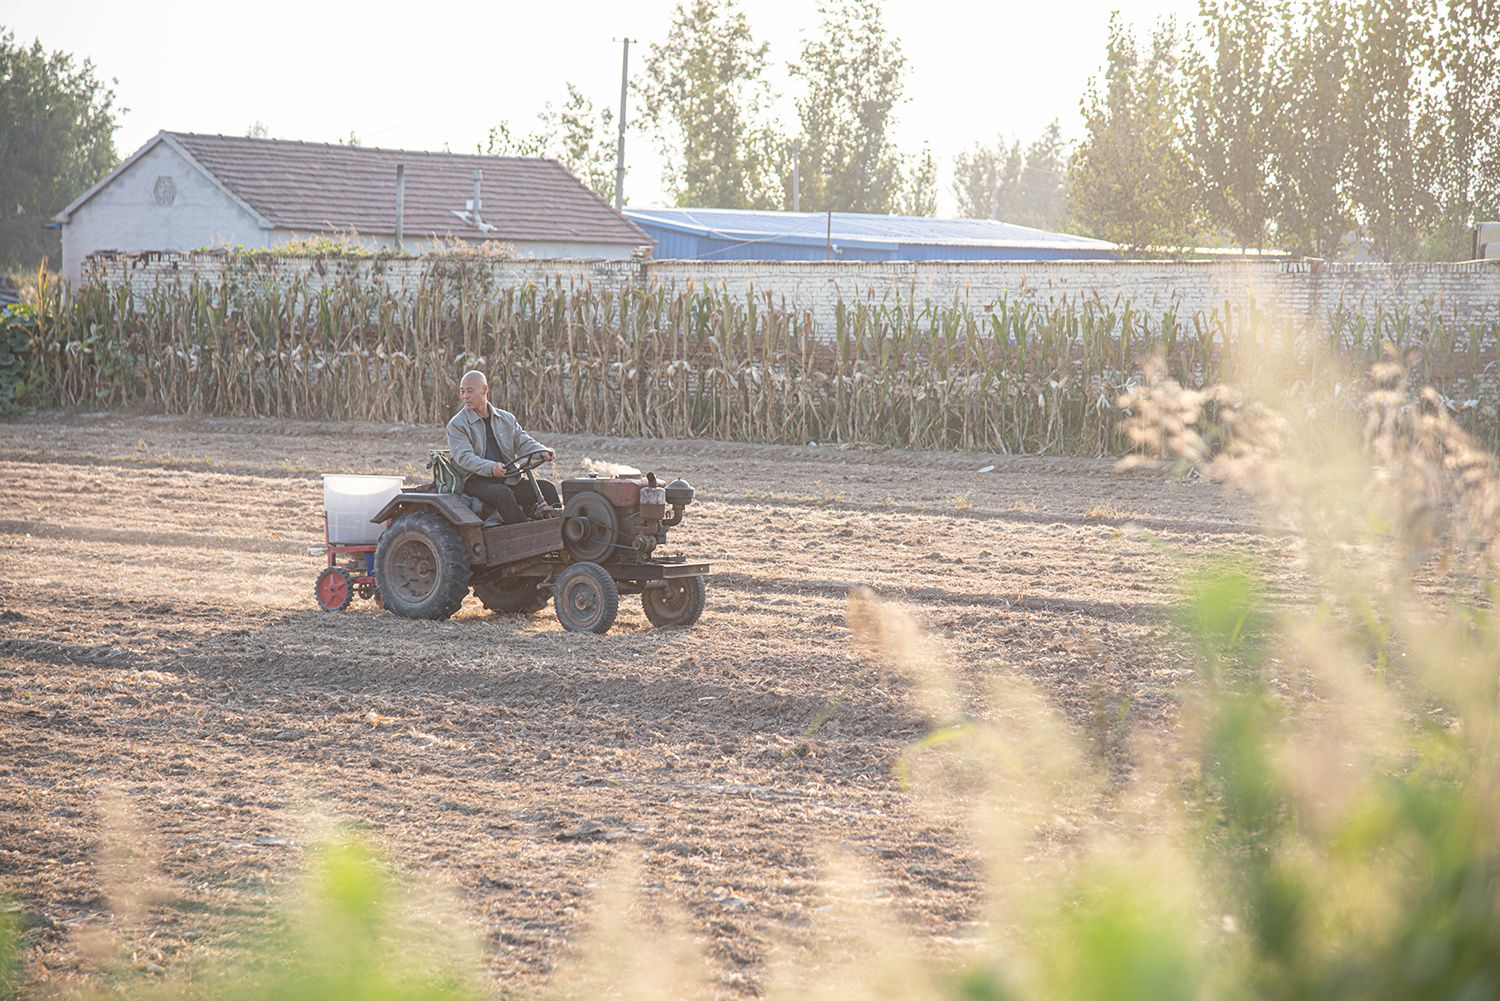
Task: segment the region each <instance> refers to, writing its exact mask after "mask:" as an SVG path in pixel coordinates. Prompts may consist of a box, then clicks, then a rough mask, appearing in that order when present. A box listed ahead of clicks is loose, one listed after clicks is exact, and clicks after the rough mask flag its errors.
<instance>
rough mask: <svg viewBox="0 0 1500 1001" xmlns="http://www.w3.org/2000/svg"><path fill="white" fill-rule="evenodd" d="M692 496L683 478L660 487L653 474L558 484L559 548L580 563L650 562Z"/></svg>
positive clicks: (567, 481)
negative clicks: (559, 496)
mask: <svg viewBox="0 0 1500 1001" xmlns="http://www.w3.org/2000/svg"><path fill="white" fill-rule="evenodd" d="M693 493H694V491H693V488H692V486H691V485H690V484H689V483H688V482H687V481H686V480H673V481H672V482H671V483H668V484H665V485H662V484H660V483H658V482H657V479H656V474H655V473H647V474H646V475H644V476H608V477H606V476H598V475H594V476H581V477H578V478H576V479H571V480H563V483H562V500H563V526H562V533H563V545H564V546H565V547H566V548H567V550H568V553H569V554H570V555H571V556H572V557H573V559H574V560H577V561H580V562H582V561H587V562H589V563H599V564H609V563H633V562H638V561H640V560H645V559H649V558H650V556H651V554H652V552H654V551H655V550H656V547H657V546H659V545H661V544H662V543H664V542H666V541H667V529H669V528H675V527H676V526H678V525H680V524H682V516H683V509H684V508H686V507H687V506H688V505H689V504H691V503H692V502H693Z"/></svg>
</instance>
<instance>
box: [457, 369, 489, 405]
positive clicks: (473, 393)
mask: <svg viewBox="0 0 1500 1001" xmlns="http://www.w3.org/2000/svg"><path fill="white" fill-rule="evenodd" d="M458 398H459V399H460V400H463V403H464V406H466V407H468V408H469V409H470V410H472V411H474V412H475V413H476V414H479V415H481V416H488V414H489V412H490V381H489V380H488V379H486V378H485V377H484V373H483V372H481V371H479V370H478V369H470V370H469V371H467V372H465V373H464V376H463V378H462V379H459V380H458Z"/></svg>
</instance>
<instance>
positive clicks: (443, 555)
mask: <svg viewBox="0 0 1500 1001" xmlns="http://www.w3.org/2000/svg"><path fill="white" fill-rule="evenodd" d="M470 574H471V571H470V569H469V547H468V546H467V545H465V544H464V540H463V537H462V536H460V535H459V534H458V530H457V529H455V528H454V527H453V526H452V525H450V524H449V523H448V521H447V520H446V519H445V518H443V517H442V516H441V515H439V514H437V513H436V512H434V511H408V512H407V513H406V514H403V515H401V516H400V517H398V518H397V519H396V520H395V521H393V522H391V524H390V526H389V527H388V528H387V529H386V530H385V531H384V532H383V533H381V536H380V543H379V544H378V545H377V546H376V548H375V586H376V587H377V588H378V589H379V590H380V596H381V597H382V598H384V599H385V607H387V608H389V609H390V610H391V611H393V612H395V613H396V614H397V615H400V616H403V617H405V618H408V619H446V618H448V617H449V616H450V615H452V614H453V613H454V612H456V611H458V609H459V606H461V605H462V604H463V603H464V597H465V595H467V594H468V593H469V577H470Z"/></svg>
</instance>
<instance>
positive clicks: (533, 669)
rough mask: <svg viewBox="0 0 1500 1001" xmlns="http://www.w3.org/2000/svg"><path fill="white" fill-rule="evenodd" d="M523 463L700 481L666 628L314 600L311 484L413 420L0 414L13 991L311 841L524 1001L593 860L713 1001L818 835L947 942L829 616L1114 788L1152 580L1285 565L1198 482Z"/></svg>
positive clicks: (150, 943) (948, 925)
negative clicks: (701, 974) (678, 950)
mask: <svg viewBox="0 0 1500 1001" xmlns="http://www.w3.org/2000/svg"><path fill="white" fill-rule="evenodd" d="M538 436H539V437H541V438H542V439H543V440H545V441H547V442H548V443H549V444H551V445H553V446H554V447H555V448H556V449H557V450H558V452H559V454H560V456H561V459H560V460H559V463H558V467H559V469H558V471H559V472H561V473H563V474H564V475H568V474H572V473H573V472H575V471H577V470H578V468H579V464H580V463H581V461H582V460H583V459H584V458H585V457H590V458H594V459H600V460H610V461H614V462H619V463H628V464H631V465H635V466H639V467H640V468H642V469H652V470H655V471H657V472H658V473H662V474H669V475H674V476H676V475H680V476H684V477H686V478H688V479H690V480H691V481H692V482H693V483H694V485H695V486H696V487H697V488H698V498H699V501H698V503H696V504H694V505H693V506H692V507H691V508H689V510H688V518H687V520H686V523H685V526H684V527H683V528H682V529H680V530H678V531H676V532H674V535H673V539H672V544H671V546H670V548H671V549H673V550H677V551H682V552H687V553H691V554H696V555H701V556H703V557H706V558H708V559H710V560H712V562H713V565H714V575H713V577H712V579H711V581H710V583H709V605H708V610H707V612H705V614H704V616H703V619H702V621H701V622H700V623H699V624H698V626H697V627H695V628H693V629H690V630H683V631H657V630H653V629H651V628H650V627H649V625H648V623H647V622H646V619H645V616H644V614H643V613H642V611H641V608H640V605H639V601H638V600H636V599H630V598H626V599H623V600H622V611H621V615H620V620H619V622H618V623H617V625H616V626H615V629H614V630H613V632H611V633H610V634H609V635H607V636H602V637H596V636H578V635H572V634H568V633H565V632H563V631H562V629H561V627H560V626H559V625H558V624H557V621H556V619H555V618H554V617H553V616H552V613H551V610H550V608H549V609H548V610H547V611H545V612H543V613H541V614H538V615H536V616H529V617H502V616H492V615H490V614H488V613H486V612H485V611H484V610H483V609H482V608H481V607H480V606H479V605H478V603H477V602H476V601H475V600H474V599H473V598H470V599H469V601H468V602H467V603H466V604H465V607H464V609H463V611H462V612H461V613H460V614H459V615H458V616H457V617H456V618H455V619H454V620H453V621H451V622H447V623H430V622H415V621H407V620H402V619H398V618H396V617H395V616H393V615H390V614H388V613H385V612H382V611H379V610H377V609H376V608H374V607H373V606H372V605H370V604H369V603H368V602H361V601H356V602H355V604H354V605H353V607H351V608H350V610H348V611H346V612H343V613H339V614H328V613H324V612H321V611H319V610H318V609H317V607H316V606H315V604H314V602H313V580H314V577H315V576H316V574H317V572H318V570H319V568H320V565H321V561H320V558H319V557H317V556H312V555H309V554H308V548H309V547H310V546H314V545H316V544H318V543H320V542H321V540H322V520H321V510H322V508H321V501H322V496H321V486H320V482H319V479H318V473H320V472H326V471H342V472H403V473H406V474H408V475H409V476H410V477H411V478H412V481H413V482H415V480H416V479H417V478H418V477H419V474H420V473H421V469H420V466H421V463H422V462H423V461H424V460H425V457H426V450H427V448H428V447H431V446H432V445H434V444H435V443H436V442H437V441H438V439H439V437H440V435H439V433H438V431H437V430H436V429H414V428H409V427H387V426H380V425H370V424H358V425H330V424H296V423H287V422H270V421H250V420H191V419H181V418H140V417H121V416H111V415H103V414H98V415H47V416H39V417H28V418H22V419H13V420H9V421H4V422H0V893H3V894H4V895H7V896H9V897H10V898H11V899H12V900H14V901H16V902H18V903H19V905H20V907H21V908H22V914H23V916H24V920H25V923H26V925H27V926H28V928H29V930H28V931H27V933H26V937H25V942H26V944H27V946H28V959H29V961H30V963H31V964H32V967H31V970H32V975H33V976H34V977H36V978H37V979H38V980H40V981H43V982H45V983H46V984H47V985H49V986H51V987H56V988H59V989H66V988H68V987H70V986H74V985H76V984H77V982H79V981H80V980H81V979H83V978H85V977H87V976H88V975H89V974H90V972H91V970H92V969H93V968H94V967H93V965H92V964H93V963H94V961H93V960H91V959H89V958H88V957H87V952H88V950H87V948H86V946H87V942H88V940H89V936H88V933H89V932H90V930H91V929H98V928H101V927H103V928H113V930H114V931H115V932H117V933H118V934H119V935H120V936H122V937H123V939H124V940H125V941H126V946H127V949H128V951H129V954H130V955H131V956H132V957H133V958H134V962H135V964H136V965H137V966H140V967H143V968H148V969H149V968H151V967H152V966H156V967H161V968H167V967H171V966H172V965H174V964H178V963H183V962H187V961H189V960H190V959H191V958H192V957H194V956H197V955H204V954H206V953H207V952H208V951H209V950H212V949H214V948H216V946H217V945H221V944H222V943H223V942H225V941H227V940H228V939H229V938H230V937H232V935H233V930H234V929H235V928H236V927H237V922H241V923H242V922H243V921H244V920H247V919H248V918H253V916H254V915H256V914H259V913H262V912H263V911H264V909H265V907H266V904H267V902H268V901H270V900H272V899H274V895H275V893H276V892H277V891H278V889H279V888H281V887H282V886H284V885H285V884H287V883H288V882H290V881H293V880H294V879H295V877H296V873H297V870H298V867H299V865H300V862H301V861H302V859H303V857H304V852H305V850H306V847H307V845H308V844H309V842H310V841H313V840H315V839H316V838H317V836H318V833H319V832H320V831H322V830H326V825H327V824H329V823H330V822H353V823H356V824H358V825H360V826H361V827H362V828H363V830H365V831H366V832H368V834H369V836H370V837H371V838H372V839H373V840H374V841H375V842H376V844H377V845H378V846H379V847H380V848H381V849H382V850H383V851H385V852H388V853H389V855H390V857H391V858H392V859H394V861H395V862H396V864H397V866H398V868H399V870H400V871H401V873H402V875H403V876H404V877H407V878H409V879H410V880H412V881H413V882H414V883H416V884H419V885H426V886H432V887H438V888H441V889H442V890H443V892H445V893H449V894H451V896H452V898H453V899H455V900H457V901H458V902H459V906H460V907H461V909H462V910H463V911H464V912H465V917H466V919H467V920H469V921H470V922H471V923H472V924H473V926H474V928H475V929H476V932H477V935H478V936H479V938H480V940H481V941H482V944H483V949H484V957H485V962H486V964H487V966H488V970H489V973H490V974H491V975H492V976H493V977H494V979H495V982H496V984H497V985H501V986H503V987H505V988H508V989H512V990H517V991H520V992H525V991H527V990H528V989H530V988H533V987H536V986H538V985H543V984H545V983H546V982H547V981H548V978H549V975H550V974H551V972H552V971H553V970H554V968H555V967H556V965H557V964H558V962H559V961H560V960H561V959H562V958H563V957H564V956H565V954H566V952H567V947H568V945H569V943H570V942H571V941H574V940H576V938H577V937H578V935H579V933H580V932H581V930H582V929H583V927H584V926H585V923H586V918H587V914H588V909H589V906H590V901H591V898H592V897H593V895H594V892H595V890H596V889H597V887H598V885H599V881H600V880H601V879H602V878H603V877H604V874H605V873H606V872H607V871H609V869H610V864H611V861H612V860H613V859H615V858H617V857H619V856H620V854H621V853H631V854H633V855H634V857H635V858H637V859H638V860H639V864H640V876H641V886H640V889H641V892H643V893H645V894H647V895H648V896H650V895H655V896H657V897H659V898H660V899H662V900H664V901H668V902H670V903H671V904H672V905H673V906H675V907H677V908H679V909H680V910H681V911H682V912H683V913H685V914H686V915H688V918H689V921H690V923H691V927H692V929H693V932H694V933H695V934H696V935H697V936H698V937H699V938H700V939H701V941H702V943H703V945H704V948H705V951H706V952H707V954H708V956H709V958H710V961H711V963H712V964H713V968H714V974H715V977H716V981H717V983H718V984H719V985H720V986H721V988H722V989H723V990H725V991H726V992H730V993H737V992H750V993H753V992H754V991H755V990H756V987H757V985H758V984H759V983H760V980H761V978H762V976H763V974H764V971H765V968H766V961H767V953H768V951H769V950H770V949H771V948H772V947H773V945H772V944H773V943H774V942H778V941H781V940H782V939H784V938H787V937H791V938H792V939H795V937H796V934H797V932H798V930H799V929H805V928H807V927H808V923H809V919H810V915H811V914H812V912H813V911H814V910H815V908H816V907H817V906H818V892H819V891H818V889H817V887H818V878H819V859H820V851H821V850H822V849H823V848H825V847H829V846H831V847H834V848H838V849H843V850H847V851H850V852H853V853H855V854H856V857H861V858H864V859H866V860H867V862H868V865H869V866H870V867H871V869H872V870H873V871H874V872H875V873H876V874H877V876H878V878H879V880H880V881H881V885H882V891H883V893H884V895H886V896H887V898H888V899H889V900H890V901H891V902H892V903H893V905H894V906H895V907H896V908H897V909H898V911H899V913H900V915H901V916H902V917H903V918H904V920H905V921H906V922H908V923H909V925H910V926H911V927H912V929H913V930H914V932H915V933H916V934H919V935H922V936H925V937H928V938H930V939H932V940H935V941H947V940H954V939H961V938H962V937H963V935H964V933H965V929H966V928H967V927H968V926H969V923H970V922H972V921H974V920H975V919H976V918H977V916H978V913H977V912H978V909H979V903H980V901H979V892H978V882H977V880H978V876H977V873H976V869H975V865H974V860H973V859H972V858H971V857H970V855H969V854H967V852H966V850H965V848H964V846H963V844H962V843H961V841H960V840H959V839H957V838H955V837H954V836H953V834H952V832H951V831H949V830H947V829H946V828H944V827H943V826H942V825H941V824H938V823H937V822H936V821H934V820H932V819H931V816H930V814H927V813H922V812H920V811H918V810H917V809H915V808H914V806H913V804H912V803H911V801H910V794H909V793H908V792H906V791H904V790H903V789H902V787H901V785H900V784H899V783H898V781H897V780H896V779H895V778H894V777H893V774H892V766H893V764H894V763H895V762H896V760H897V759H898V757H899V756H900V755H901V754H902V752H903V750H904V749H906V748H907V747H908V746H909V744H910V742H911V741H913V740H914V739H916V738H917V737H919V736H920V735H921V734H922V733H923V732H924V729H925V728H926V726H927V725H928V724H927V721H926V720H924V719H923V718H922V716H921V715H920V713H919V711H918V710H917V709H916V708H915V705H914V703H913V701H912V699H911V697H910V691H909V690H908V686H907V684H906V683H905V682H904V681H903V680H901V679H900V678H894V677H891V676H889V675H888V674H887V673H885V672H882V671H880V670H878V669H877V668H875V667H873V666H871V665H869V664H866V663H865V662H863V661H862V660H861V659H860V658H859V657H858V656H857V654H856V651H855V650H853V649H852V648H851V644H850V641H849V632H848V630H847V628H846V626H845V607H846V600H847V599H846V595H847V593H848V591H849V589H850V588H852V587H855V586H859V585H864V586H868V587H870V588H872V589H874V590H875V591H876V592H877V593H878V594H880V595H882V596H885V597H888V598H891V599H895V600H898V601H900V602H902V603H904V604H905V605H906V606H907V607H908V608H910V609H911V610H912V611H913V612H914V614H915V615H916V616H917V617H918V618H919V620H920V621H921V622H922V623H923V625H924V626H925V627H926V629H927V630H928V631H929V632H930V633H931V634H932V636H934V637H935V638H937V639H939V640H940V641H941V644H942V648H943V649H944V650H945V651H946V656H947V658H948V659H949V661H950V662H951V663H952V664H954V665H955V666H956V668H957V670H958V673H959V676H960V678H961V680H962V681H964V682H965V683H970V684H974V685H976V686H978V685H981V684H982V683H983V681H984V679H986V678H989V677H992V676H995V675H997V674H1005V673H1007V672H1019V673H1021V674H1023V675H1025V676H1027V677H1029V678H1031V679H1033V680H1034V681H1036V682H1037V683H1039V684H1040V685H1041V686H1042V688H1043V689H1044V690H1045V692H1046V693H1047V694H1048V696H1049V697H1050V698H1051V699H1052V700H1053V701H1054V702H1055V704H1056V705H1057V706H1058V707H1059V708H1060V709H1061V710H1062V711H1063V713H1064V714H1065V715H1066V717H1067V718H1068V719H1069V720H1070V721H1071V722H1072V723H1073V724H1074V725H1076V726H1077V728H1078V729H1079V731H1080V733H1081V734H1084V735H1086V736H1087V738H1088V739H1090V740H1092V741H1093V742H1094V745H1095V746H1097V747H1100V748H1102V753H1101V759H1100V767H1101V769H1103V770H1104V771H1106V772H1108V771H1111V770H1119V769H1122V768H1128V761H1126V760H1125V758H1124V757H1122V756H1121V753H1118V752H1119V751H1120V749H1121V748H1123V747H1125V742H1126V736H1125V735H1126V733H1127V732H1128V731H1129V730H1130V728H1135V727H1146V728H1164V727H1171V726H1172V725H1173V724H1174V719H1175V715H1176V711H1175V701H1174V691H1175V690H1176V689H1178V688H1179V686H1180V685H1181V684H1183V683H1184V682H1185V681H1186V680H1188V679H1189V678H1190V677H1191V669H1190V662H1189V661H1188V659H1187V657H1186V656H1185V654H1184V653H1183V652H1182V650H1181V649H1180V648H1179V647H1178V646H1177V645H1176V644H1175V643H1174V642H1173V641H1172V639H1171V630H1170V625H1169V623H1168V621H1167V616H1166V611H1167V608H1168V606H1169V603H1170V602H1171V600H1172V595H1173V580H1174V575H1175V570H1174V566H1175V563H1176V560H1177V557H1178V556H1179V555H1183V556H1197V555H1202V554H1206V553H1210V552H1214V551H1222V550H1229V549H1234V550H1241V551H1250V552H1256V553H1259V554H1260V555H1261V556H1262V557H1263V558H1265V559H1266V560H1268V561H1272V562H1275V561H1278V560H1283V559H1285V558H1286V554H1285V552H1284V550H1285V548H1286V546H1285V540H1282V539H1278V538H1276V537H1275V536H1269V535H1266V534H1264V533H1262V532H1261V531H1259V530H1258V528H1257V527H1256V526H1255V525H1254V518H1253V516H1252V514H1251V513H1250V512H1249V511H1248V510H1247V509H1246V508H1245V507H1244V506H1243V505H1241V504H1240V503H1238V502H1236V501H1233V500H1231V499H1226V498H1225V497H1223V496H1222V495H1221V494H1220V492H1219V490H1218V489H1217V488H1215V487H1212V486H1209V485H1206V484H1203V483H1199V482H1175V483H1167V482H1163V481H1162V480H1161V479H1160V478H1157V477H1154V476H1151V475H1148V474H1131V475H1124V474H1119V473H1116V472H1113V471H1112V469H1111V465H1110V464H1109V463H1108V462H1102V461H1089V460H1070V459H1047V458H1025V457H1003V456H985V455H974V454H929V453H903V452H891V451H875V450H867V449H858V448H854V449H835V448H828V447H800V448H792V447H761V446H748V445H734V444H724V443H717V442H704V441H640V440H629V439H608V438H599V437H588V436H579V435H555V434H547V433H545V431H544V430H543V431H541V432H539V434H538ZM991 464H993V466H994V469H993V471H990V472H986V473H980V472H979V470H980V468H981V467H984V466H988V465H991ZM370 713H377V714H379V715H380V716H383V717H388V718H389V720H390V721H389V722H385V723H383V724H381V725H379V726H375V727H372V726H371V725H370V723H369V722H368V714H370ZM822 717H826V719H823V722H822V723H821V725H819V724H818V722H817V721H818V720H819V719H820V718H822ZM122 829H123V830H125V831H126V832H127V833H126V834H125V835H124V836H123V837H124V840H125V841H127V842H128V843H130V844H134V845H136V846H137V847H136V848H133V849H132V851H133V852H134V853H135V854H136V855H137V856H138V862H137V863H136V864H138V865H140V866H143V867H145V869H146V870H149V875H148V876H144V877H135V878H138V879H141V880H144V881H145V882H148V883H150V884H151V886H152V889H153V893H152V895H151V900H150V903H149V907H148V908H147V911H146V912H145V916H144V917H141V916H137V917H135V918H134V919H130V920H127V918H126V917H124V916H122V915H121V914H120V913H119V909H118V908H117V907H115V906H114V903H113V897H112V896H111V895H110V894H111V890H110V887H109V886H108V885H107V884H108V883H109V879H110V875H109V874H110V873H111V872H112V871H117V870H118V867H119V865H120V864H121V863H119V861H118V859H116V858H115V856H116V855H118V854H119V852H118V851H117V850H115V849H112V848H111V845H112V843H114V842H117V841H119V840H121V837H122V836H121V834H120V832H121V830H122Z"/></svg>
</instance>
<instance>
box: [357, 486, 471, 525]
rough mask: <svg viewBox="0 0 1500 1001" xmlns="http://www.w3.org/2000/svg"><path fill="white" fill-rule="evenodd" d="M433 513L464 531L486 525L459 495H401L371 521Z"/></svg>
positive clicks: (391, 500)
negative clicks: (403, 515) (412, 512)
mask: <svg viewBox="0 0 1500 1001" xmlns="http://www.w3.org/2000/svg"><path fill="white" fill-rule="evenodd" d="M422 510H426V511H433V512H436V513H437V514H439V515H441V516H442V517H443V518H444V519H446V520H447V522H448V523H449V524H450V525H453V526H454V527H456V528H458V529H460V530H462V529H465V528H470V527H472V528H478V527H480V526H481V525H482V524H484V522H483V520H482V519H481V518H480V517H479V515H477V514H475V513H474V512H473V511H471V510H469V505H467V504H465V503H464V501H463V498H461V497H460V496H459V495H458V494H427V493H399V494H397V495H396V496H394V497H392V498H391V499H390V501H389V502H387V504H386V505H385V507H383V508H381V509H380V513H379V514H377V515H375V517H373V518H371V519H370V520H371V521H373V522H382V521H389V520H390V519H392V518H394V517H396V516H397V515H398V514H405V513H406V512H407V511H422Z"/></svg>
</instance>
